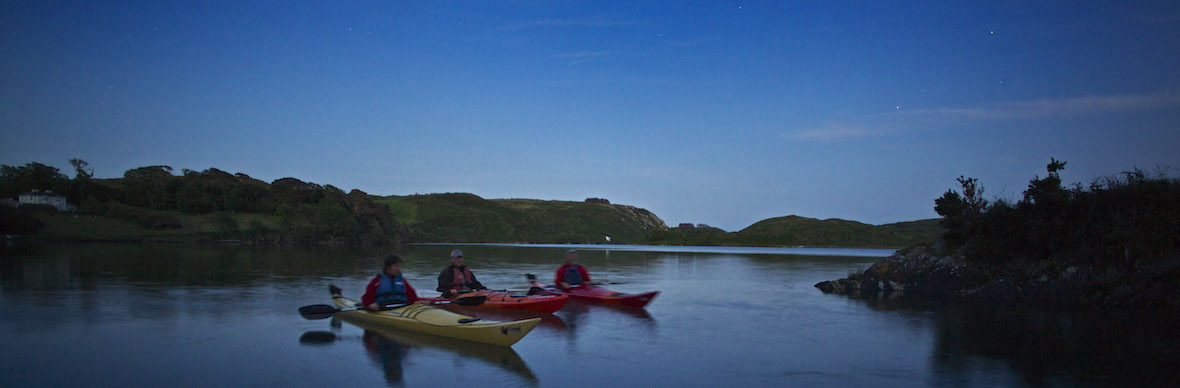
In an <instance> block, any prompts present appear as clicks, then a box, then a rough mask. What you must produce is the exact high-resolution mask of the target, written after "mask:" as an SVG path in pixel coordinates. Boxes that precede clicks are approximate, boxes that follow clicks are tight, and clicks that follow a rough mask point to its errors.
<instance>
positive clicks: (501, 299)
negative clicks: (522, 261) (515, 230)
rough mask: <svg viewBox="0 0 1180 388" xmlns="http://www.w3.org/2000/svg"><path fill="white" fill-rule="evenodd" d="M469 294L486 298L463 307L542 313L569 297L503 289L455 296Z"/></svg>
mask: <svg viewBox="0 0 1180 388" xmlns="http://www.w3.org/2000/svg"><path fill="white" fill-rule="evenodd" d="M470 296H486V297H487V298H488V299H487V300H486V301H484V302H483V303H481V304H479V305H475V306H465V307H474V308H484V309H495V310H513V311H528V312H534V313H542V314H553V312H554V311H557V310H558V309H560V308H561V306H565V302H567V301H569V297H568V296H565V295H523V294H513V293H511V292H508V291H503V290H478V291H470V292H465V293H462V294H459V295H458V296H457V297H459V298H462V297H470ZM422 299H423V300H429V301H433V302H446V301H449V299H447V298H443V297H434V298H422Z"/></svg>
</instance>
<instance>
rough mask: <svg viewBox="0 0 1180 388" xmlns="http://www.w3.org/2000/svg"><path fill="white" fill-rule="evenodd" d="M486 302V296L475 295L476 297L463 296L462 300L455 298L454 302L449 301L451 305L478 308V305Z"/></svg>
mask: <svg viewBox="0 0 1180 388" xmlns="http://www.w3.org/2000/svg"><path fill="white" fill-rule="evenodd" d="M487 300H488V297H487V296H486V295H476V296H464V297H462V298H455V299H454V300H451V303H454V304H457V305H460V306H479V305H481V304H483V302H487Z"/></svg>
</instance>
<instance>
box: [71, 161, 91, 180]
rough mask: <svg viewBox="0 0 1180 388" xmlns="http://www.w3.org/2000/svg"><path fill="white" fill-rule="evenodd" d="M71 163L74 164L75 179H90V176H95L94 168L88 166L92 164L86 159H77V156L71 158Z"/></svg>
mask: <svg viewBox="0 0 1180 388" xmlns="http://www.w3.org/2000/svg"><path fill="white" fill-rule="evenodd" d="M70 165H71V166H74V179H75V180H82V179H86V180H89V179H90V178H93V177H94V169H93V168H88V167H89V166H90V163H86V161H85V160H82V159H77V158H75V159H70Z"/></svg>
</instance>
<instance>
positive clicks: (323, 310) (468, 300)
mask: <svg viewBox="0 0 1180 388" xmlns="http://www.w3.org/2000/svg"><path fill="white" fill-rule="evenodd" d="M487 300H488V297H487V296H483V295H477V296H465V297H462V298H455V299H454V300H445V301H439V302H431V304H447V303H454V304H457V305H460V306H479V305H481V304H483V302H486V301H487ZM411 304H412V303H398V304H391V305H386V306H383V307H381V309H380V310H379V311H384V310H393V309H396V308H401V307H406V306H409V305H411ZM354 310H366V309H365V308H364V307H359V308H351V309H339V308H336V306H332V305H327V304H313V305H310V306H303V307H300V308H299V315H301V316H303V318H305V319H324V318H330V317H332V315H334V314H336V313H338V312H341V311H354ZM366 311H367V310H366Z"/></svg>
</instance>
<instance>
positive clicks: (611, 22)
mask: <svg viewBox="0 0 1180 388" xmlns="http://www.w3.org/2000/svg"><path fill="white" fill-rule="evenodd" d="M633 24H639V23H638V22H635V21H631V20H620V19H610V18H600V17H599V18H582V19H540V20H532V21H527V22H521V23H510V24H505V25H502V26H500V29H501V30H505V31H518V30H526V29H532V28H559V27H617V26H626V25H633Z"/></svg>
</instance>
